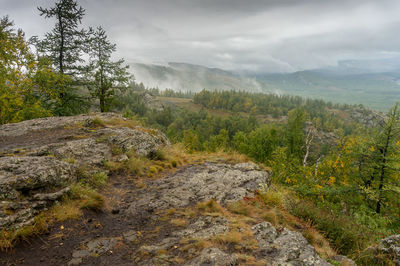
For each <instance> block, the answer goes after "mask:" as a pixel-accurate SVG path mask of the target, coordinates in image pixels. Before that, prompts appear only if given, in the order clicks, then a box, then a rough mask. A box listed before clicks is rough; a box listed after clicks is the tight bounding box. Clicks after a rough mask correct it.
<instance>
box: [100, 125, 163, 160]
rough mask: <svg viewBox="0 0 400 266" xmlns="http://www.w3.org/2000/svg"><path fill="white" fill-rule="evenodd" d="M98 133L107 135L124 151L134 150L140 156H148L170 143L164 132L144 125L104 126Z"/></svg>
mask: <svg viewBox="0 0 400 266" xmlns="http://www.w3.org/2000/svg"><path fill="white" fill-rule="evenodd" d="M97 134H98V135H99V136H101V135H105V136H107V141H108V143H109V144H112V145H116V146H118V147H119V148H120V149H121V150H122V151H124V152H127V151H130V150H133V151H135V153H136V154H137V155H139V156H148V155H150V154H151V153H154V152H156V151H157V150H158V149H160V147H162V146H167V145H170V142H169V140H168V138H167V137H166V136H165V135H164V134H163V133H162V132H160V131H158V130H154V129H147V128H143V127H135V128H134V129H131V128H127V127H122V128H104V129H101V130H99V131H98V132H97Z"/></svg>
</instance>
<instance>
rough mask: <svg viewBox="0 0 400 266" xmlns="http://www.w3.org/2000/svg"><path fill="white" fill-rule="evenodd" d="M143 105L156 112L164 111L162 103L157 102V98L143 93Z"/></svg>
mask: <svg viewBox="0 0 400 266" xmlns="http://www.w3.org/2000/svg"><path fill="white" fill-rule="evenodd" d="M140 96H141V97H142V101H143V103H144V104H145V105H146V107H147V108H149V109H152V110H155V111H163V110H164V105H163V103H162V102H161V101H159V100H157V98H156V96H154V95H152V94H150V93H148V92H143V93H142V94H141V95H140Z"/></svg>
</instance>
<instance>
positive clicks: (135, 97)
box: [0, 0, 400, 255]
mask: <svg viewBox="0 0 400 266" xmlns="http://www.w3.org/2000/svg"><path fill="white" fill-rule="evenodd" d="M84 14H85V10H84V9H83V8H81V7H80V6H79V5H78V4H77V2H76V1H73V0H64V1H59V2H57V3H56V4H55V6H54V7H52V8H48V9H46V8H39V14H38V15H40V16H43V17H44V18H45V19H54V18H57V22H56V23H55V25H54V28H53V29H52V31H50V32H48V33H47V34H46V35H45V36H43V37H42V38H40V37H37V36H36V37H33V38H30V39H29V40H27V39H26V37H25V35H24V33H23V31H22V30H20V29H16V28H15V26H14V24H13V22H12V20H11V19H10V18H9V17H3V18H2V19H1V21H0V124H5V123H12V122H19V121H23V120H27V119H33V118H38V117H47V116H61V115H74V114H80V113H86V112H89V111H98V110H99V111H101V112H105V111H116V112H121V113H123V114H124V116H125V117H129V118H134V119H137V120H140V121H142V123H144V124H145V125H148V126H151V127H154V128H158V129H161V130H162V131H164V132H166V134H167V135H168V137H169V138H170V140H171V141H172V142H174V143H182V144H183V145H184V147H185V149H186V150H187V151H188V152H192V153H195V152H198V151H205V152H209V153H213V152H216V151H219V150H224V151H226V152H232V151H236V152H239V153H242V154H245V155H247V156H248V157H249V158H251V159H253V160H254V161H257V162H259V163H261V164H264V165H265V166H266V167H270V170H271V171H272V173H273V182H274V183H275V184H277V185H279V186H283V187H285V189H288V190H290V191H292V192H293V193H295V195H296V197H298V198H299V200H300V201H299V202H298V203H297V205H296V206H295V207H293V208H292V209H291V212H292V213H293V214H295V215H296V216H297V217H300V218H302V219H304V220H306V221H309V222H310V224H311V225H314V226H315V227H316V228H317V229H318V230H320V231H321V232H323V233H324V234H325V235H326V236H327V237H328V239H330V240H331V242H332V244H333V245H334V247H335V248H336V249H337V250H339V251H340V252H342V253H343V254H348V255H354V254H359V253H360V250H363V249H365V248H366V247H367V246H368V245H369V244H371V243H373V241H376V240H378V239H381V238H383V237H384V236H387V235H391V234H395V233H400V217H399V213H400V197H399V193H400V175H399V171H398V170H399V166H400V165H399V159H400V138H399V137H400V127H399V126H400V123H399V122H400V117H399V114H400V113H399V108H398V105H395V106H394V107H393V108H392V109H390V111H389V112H388V113H387V114H380V113H376V112H373V111H371V110H368V109H365V108H364V107H362V106H352V105H340V104H332V103H329V102H324V101H322V100H310V99H304V98H301V97H296V96H286V95H275V94H259V93H248V92H243V91H207V90H203V91H201V92H199V93H196V94H192V93H190V92H187V93H185V92H175V91H173V90H165V91H159V90H158V89H155V88H153V89H152V88H145V86H144V85H143V84H136V83H135V82H134V81H133V77H132V76H131V75H130V74H129V72H128V67H127V66H126V65H125V63H124V60H123V59H120V60H117V61H113V60H112V59H111V58H112V55H113V53H114V52H115V51H116V45H115V44H113V42H112V41H110V40H109V39H108V37H107V34H106V32H105V30H104V29H103V28H102V27H97V28H96V29H93V28H88V29H84V28H82V27H81V21H82V19H83V18H84ZM143 93H149V94H152V95H156V96H163V97H179V98H189V99H192V101H193V103H194V104H198V105H201V106H202V107H203V108H202V109H201V111H200V112H194V111H190V110H186V109H183V108H179V107H177V106H174V105H171V106H165V107H164V108H163V109H162V110H155V109H152V108H151V107H149V106H147V105H146V103H145V102H144V101H143V97H142V94H143ZM211 110H223V111H226V114H227V115H225V116H215V115H212V114H211V112H210V111H211ZM354 114H357V115H354ZM262 117H270V118H272V119H271V122H268V123H267V122H265V120H263V119H261V118H262ZM365 117H372V118H373V120H374V121H373V122H370V121H365V119H364V118H365Z"/></svg>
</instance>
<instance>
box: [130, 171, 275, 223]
mask: <svg viewBox="0 0 400 266" xmlns="http://www.w3.org/2000/svg"><path fill="white" fill-rule="evenodd" d="M270 182H271V179H270V175H269V173H267V172H265V171H262V170H261V169H260V168H259V166H257V165H256V164H254V163H240V164H234V165H231V164H223V163H204V164H201V165H192V166H189V167H186V168H183V169H181V170H179V171H177V172H176V173H175V174H173V175H170V176H167V177H165V178H163V179H160V180H156V181H154V182H150V184H149V185H150V186H153V187H156V188H157V189H156V190H154V191H149V192H146V193H144V194H143V195H141V196H140V197H139V199H138V201H135V202H133V203H132V204H131V206H130V207H129V209H128V214H130V215H133V216H134V215H136V214H137V212H138V211H139V210H140V211H143V209H146V210H147V211H149V212H152V211H153V210H157V209H167V208H182V207H186V206H189V205H191V204H196V203H198V202H202V201H207V200H211V199H214V200H215V201H217V202H218V203H221V204H226V203H229V202H234V201H239V200H241V199H243V197H252V196H254V191H255V190H256V189H258V188H259V186H260V184H269V183H270Z"/></svg>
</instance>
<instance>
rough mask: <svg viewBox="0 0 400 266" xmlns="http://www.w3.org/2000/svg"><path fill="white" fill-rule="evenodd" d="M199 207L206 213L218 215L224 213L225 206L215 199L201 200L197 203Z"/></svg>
mask: <svg viewBox="0 0 400 266" xmlns="http://www.w3.org/2000/svg"><path fill="white" fill-rule="evenodd" d="M197 209H198V210H199V211H200V212H202V213H203V214H205V215H212V216H215V215H218V214H223V213H224V208H222V206H221V205H220V204H219V203H218V202H216V201H215V200H213V199H212V200H209V201H206V202H200V203H198V204H197Z"/></svg>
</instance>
